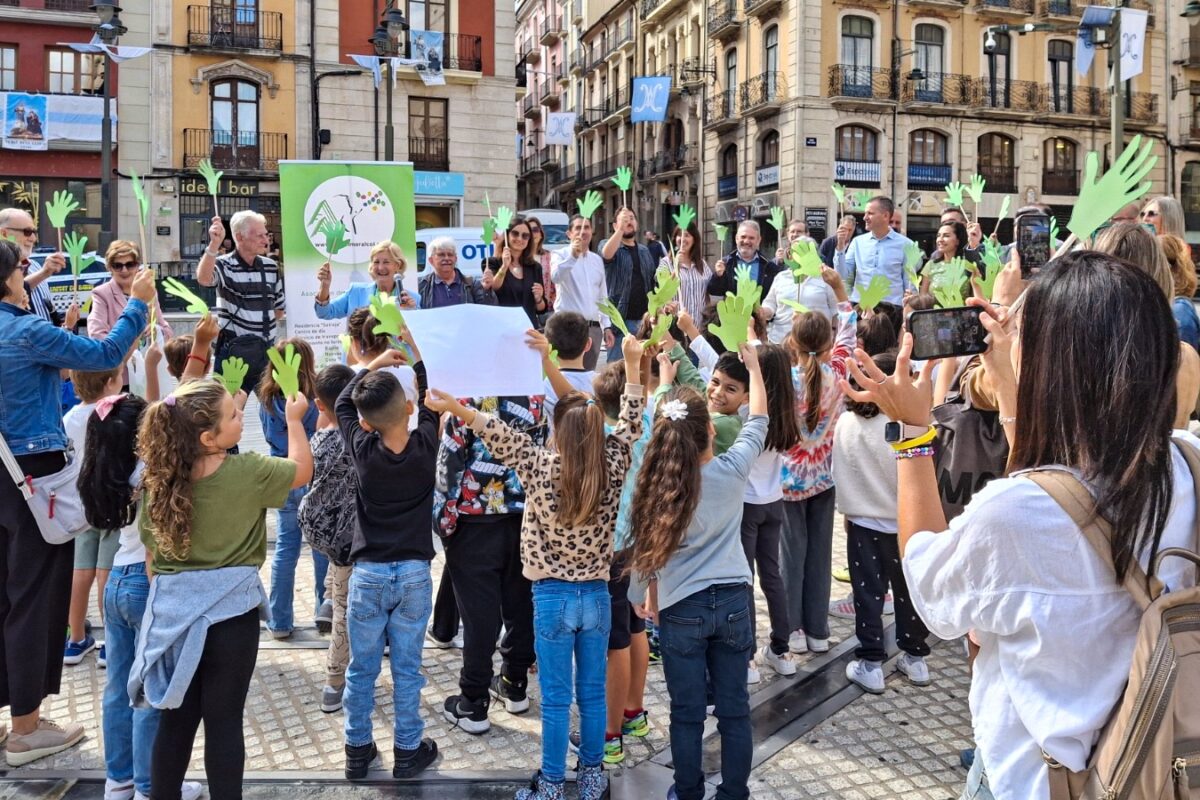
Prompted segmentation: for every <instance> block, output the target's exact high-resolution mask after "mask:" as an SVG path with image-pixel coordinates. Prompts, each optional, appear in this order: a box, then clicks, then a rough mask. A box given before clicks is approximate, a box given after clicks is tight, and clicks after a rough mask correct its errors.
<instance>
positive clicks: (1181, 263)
mask: <svg viewBox="0 0 1200 800" xmlns="http://www.w3.org/2000/svg"><path fill="white" fill-rule="evenodd" d="M1158 243H1159V244H1160V245H1162V250H1163V255H1165V256H1166V257H1167V264H1169V265H1170V267H1171V278H1172V280H1173V281H1174V283H1175V295H1176V296H1177V297H1191V296H1193V295H1194V294H1196V265H1195V263H1194V262H1193V261H1192V252H1191V247H1190V246H1189V245H1188V243H1187V242H1185V241H1184V240H1183V239H1180V238H1179V237H1178V236H1176V235H1175V234H1173V233H1164V234H1162V235H1161V236H1159V237H1158Z"/></svg>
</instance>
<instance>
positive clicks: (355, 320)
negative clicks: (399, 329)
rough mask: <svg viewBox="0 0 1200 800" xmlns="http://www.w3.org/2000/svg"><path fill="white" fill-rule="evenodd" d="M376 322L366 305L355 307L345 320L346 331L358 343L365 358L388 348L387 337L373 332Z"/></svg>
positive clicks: (377, 322)
mask: <svg viewBox="0 0 1200 800" xmlns="http://www.w3.org/2000/svg"><path fill="white" fill-rule="evenodd" d="M378 324H379V320H377V319H375V317H374V316H372V314H371V309H370V308H369V307H367V306H364V307H363V308H356V309H355V310H354V311H352V312H351V313H350V317H349V319H347V320H346V333H347V335H349V336H350V338H351V339H353V340H354V341H355V342H356V343H357V344H358V349H359V351H360V352H361V353H362V354H363V357H365V358H371V357H374V356H377V355H379V354H380V353H382V352H383V351H384V350H386V349H387V348H388V339H387V337H386V336H382V335H379V334H377V333H375V326H376V325H378Z"/></svg>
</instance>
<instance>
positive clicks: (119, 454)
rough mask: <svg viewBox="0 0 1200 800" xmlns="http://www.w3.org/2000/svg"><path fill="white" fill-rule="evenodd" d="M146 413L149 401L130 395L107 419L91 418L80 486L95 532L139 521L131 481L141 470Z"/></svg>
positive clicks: (81, 468) (85, 508)
mask: <svg viewBox="0 0 1200 800" xmlns="http://www.w3.org/2000/svg"><path fill="white" fill-rule="evenodd" d="M145 410H146V401H145V400H143V399H142V398H140V397H138V396H137V395H135V394H126V395H121V399H120V400H118V401H116V403H115V404H114V405H113V408H112V411H110V412H109V414H108V416H106V417H105V418H104V419H100V417H99V416H97V415H96V414H95V413H93V414H92V415H91V416H90V417H89V418H88V423H87V436H86V438H85V441H86V442H87V445H86V446H85V447H84V451H83V462H82V464H81V465H80V467H79V482H78V484H77V485H78V487H79V499H80V500H82V501H83V513H84V516H85V517H86V518H87V521H88V524H89V525H91V526H92V527H93V528H97V529H99V530H102V531H113V530H117V529H118V528H124V527H125V526H126V525H130V524H132V523H133V521H134V520H135V519H137V501H136V493H135V491H134V487H133V486H131V485H130V483H129V477H130V476H131V475H133V471H134V469H135V468H136V467H137V460H138V459H137V442H138V423H139V422H140V421H141V418H142V412H143V411H145Z"/></svg>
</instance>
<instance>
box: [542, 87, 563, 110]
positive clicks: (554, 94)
mask: <svg viewBox="0 0 1200 800" xmlns="http://www.w3.org/2000/svg"><path fill="white" fill-rule="evenodd" d="M561 101H562V95H561V90H560V89H559V88H558V82H557V81H554V82H551V83H547V84H546V85H545V86H544V87H543V88H542V100H541V102H542V105H544V106H545V107H546V108H549V109H551V110H554V109H557V108H558V105H559V103H560V102H561Z"/></svg>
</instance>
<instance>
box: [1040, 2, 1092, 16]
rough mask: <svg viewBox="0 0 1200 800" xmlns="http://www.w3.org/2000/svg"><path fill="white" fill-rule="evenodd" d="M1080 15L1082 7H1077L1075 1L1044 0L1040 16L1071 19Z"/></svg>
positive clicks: (1077, 4)
mask: <svg viewBox="0 0 1200 800" xmlns="http://www.w3.org/2000/svg"><path fill="white" fill-rule="evenodd" d="M1082 13H1083V6H1081V5H1079V3H1077V2H1075V0H1045V2H1043V3H1042V7H1041V15H1042V16H1043V17H1060V18H1063V19H1067V18H1072V19H1073V18H1075V17H1078V16H1079V15H1080V14H1082Z"/></svg>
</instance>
